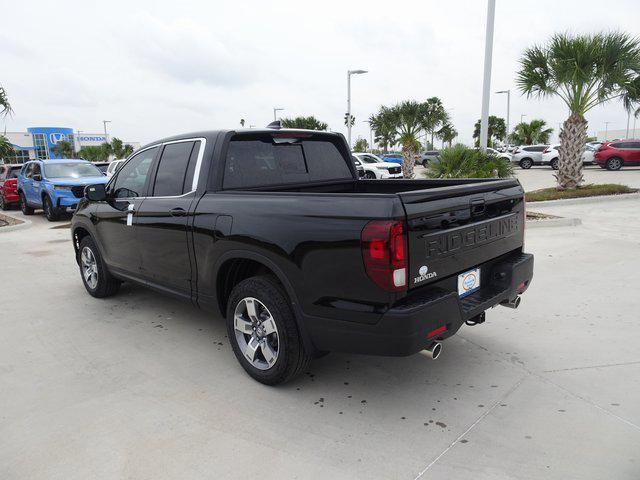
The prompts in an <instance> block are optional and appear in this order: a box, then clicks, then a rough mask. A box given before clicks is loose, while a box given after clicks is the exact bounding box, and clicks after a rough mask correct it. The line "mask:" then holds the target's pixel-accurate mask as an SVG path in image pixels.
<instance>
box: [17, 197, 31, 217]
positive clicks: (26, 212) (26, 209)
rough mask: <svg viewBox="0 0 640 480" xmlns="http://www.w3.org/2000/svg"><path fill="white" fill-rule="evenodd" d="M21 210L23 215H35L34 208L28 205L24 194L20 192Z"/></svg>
mask: <svg viewBox="0 0 640 480" xmlns="http://www.w3.org/2000/svg"><path fill="white" fill-rule="evenodd" d="M20 210H22V214H23V215H33V208H31V207H30V206H29V205H27V199H26V197H25V196H24V193H22V192H20Z"/></svg>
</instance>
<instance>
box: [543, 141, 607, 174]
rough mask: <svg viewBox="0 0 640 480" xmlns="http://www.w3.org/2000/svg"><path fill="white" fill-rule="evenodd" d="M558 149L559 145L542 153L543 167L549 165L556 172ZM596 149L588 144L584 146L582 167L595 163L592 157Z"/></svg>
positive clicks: (550, 147)
mask: <svg viewBox="0 0 640 480" xmlns="http://www.w3.org/2000/svg"><path fill="white" fill-rule="evenodd" d="M558 148H560V145H553V146H549V147H547V148H546V149H545V150H544V152H542V164H543V165H551V168H553V169H554V170H558V157H559V152H558ZM596 149H597V147H595V148H594V147H593V146H592V145H590V144H588V143H587V144H586V145H585V148H584V153H583V154H582V163H583V165H593V164H594V163H595V159H594V158H593V156H594V154H595V153H596Z"/></svg>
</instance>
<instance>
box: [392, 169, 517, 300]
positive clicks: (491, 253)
mask: <svg viewBox="0 0 640 480" xmlns="http://www.w3.org/2000/svg"><path fill="white" fill-rule="evenodd" d="M398 196H399V197H400V199H401V201H402V203H403V206H404V209H405V212H406V215H407V225H408V243H409V245H408V247H409V272H408V273H409V274H408V277H409V278H408V280H409V289H412V288H417V287H421V286H424V285H428V284H429V283H433V282H436V281H439V280H442V279H443V278H445V277H448V276H450V275H454V274H459V273H462V272H465V271H467V270H470V269H472V268H474V267H475V266H477V265H480V264H482V263H483V262H486V261H488V260H491V259H492V258H496V257H499V256H500V255H503V254H505V253H508V252H510V251H513V250H516V249H518V248H520V247H522V244H523V235H524V191H523V189H522V187H521V186H520V184H519V183H518V181H517V180H494V181H482V180H481V181H478V182H475V181H472V180H470V181H469V183H466V184H456V185H451V186H445V187H439V188H432V189H428V190H417V191H409V192H403V193H398Z"/></svg>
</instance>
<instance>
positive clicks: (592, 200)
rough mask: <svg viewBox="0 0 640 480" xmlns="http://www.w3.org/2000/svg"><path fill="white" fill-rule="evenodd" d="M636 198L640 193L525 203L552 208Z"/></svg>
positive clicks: (639, 196) (638, 197)
mask: <svg viewBox="0 0 640 480" xmlns="http://www.w3.org/2000/svg"><path fill="white" fill-rule="evenodd" d="M634 198H637V199H638V200H640V192H636V193H622V194H620V195H599V196H597V197H583V198H567V199H564V200H546V201H544V202H527V206H529V207H533V208H537V207H554V206H558V205H580V204H583V203H606V202H615V201H618V200H630V199H634Z"/></svg>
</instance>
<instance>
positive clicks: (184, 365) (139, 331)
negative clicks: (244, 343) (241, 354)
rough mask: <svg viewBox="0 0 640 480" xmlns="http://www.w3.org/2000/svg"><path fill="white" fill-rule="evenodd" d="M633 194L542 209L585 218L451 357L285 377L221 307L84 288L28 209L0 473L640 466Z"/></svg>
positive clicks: (310, 473) (380, 474) (351, 364)
mask: <svg viewBox="0 0 640 480" xmlns="http://www.w3.org/2000/svg"><path fill="white" fill-rule="evenodd" d="M534 171H535V170H534ZM527 173H528V172H527ZM549 175H550V173H549ZM638 203H639V202H638V200H637V199H632V200H629V201H625V200H619V201H617V202H616V203H615V206H613V207H611V206H610V207H607V206H606V205H604V204H602V205H596V206H594V205H592V204H580V205H572V206H568V207H562V206H560V207H549V208H548V209H545V210H543V211H545V212H548V213H553V214H558V215H564V216H580V217H581V218H583V225H582V226H578V227H566V228H565V227H557V228H549V229H545V228H540V229H535V230H533V229H532V230H530V231H529V232H528V233H527V240H526V249H527V251H530V252H532V253H534V254H535V255H536V270H535V277H534V281H533V284H532V286H531V288H530V289H529V291H528V292H527V293H526V295H525V296H524V298H523V301H522V304H521V306H520V308H519V309H518V310H515V311H513V310H509V309H506V308H502V307H498V308H495V309H493V310H491V311H489V312H488V313H487V318H488V320H487V322H486V323H485V324H483V325H479V326H475V327H463V329H462V330H461V331H460V333H459V334H458V335H457V336H455V337H453V338H452V339H449V340H447V341H446V342H445V343H444V350H443V354H442V355H441V357H440V358H439V359H438V360H437V361H435V362H433V361H429V360H427V359H426V358H424V357H423V356H421V355H415V356H413V357H408V358H378V357H367V356H356V355H342V354H331V355H328V356H327V357H324V358H322V359H320V360H317V361H315V362H313V363H312V365H311V368H310V371H309V372H308V373H307V374H306V375H304V376H302V377H301V378H300V379H298V380H296V381H294V382H292V383H290V384H287V385H285V386H281V387H277V388H269V387H265V386H263V385H260V384H258V383H256V382H254V381H252V380H251V379H250V378H249V377H248V376H247V375H245V374H244V372H243V370H242V369H241V367H240V366H239V365H238V364H237V362H236V360H235V358H234V356H233V353H232V351H231V348H230V346H229V343H228V340H227V338H226V333H225V332H226V331H225V328H224V324H223V321H222V319H221V318H217V317H216V316H214V315H210V314H208V313H205V312H201V311H199V310H197V309H196V308H194V307H192V306H191V305H189V304H187V303H184V302H181V301H179V300H174V299H172V298H167V297H165V296H163V295H160V294H157V293H154V292H151V291H149V290H146V289H144V288H141V287H137V286H131V285H125V286H124V287H123V288H122V290H121V292H120V294H119V295H118V296H116V297H113V298H110V299H104V300H98V299H94V298H92V297H90V296H89V295H88V294H86V292H85V291H84V288H83V286H82V283H81V280H80V277H79V273H78V269H77V267H76V265H75V263H74V260H73V249H72V246H71V242H70V239H69V231H68V229H66V228H64V222H60V223H58V224H50V223H48V222H47V221H46V220H44V219H43V218H42V217H41V216H38V215H37V216H34V217H31V219H32V220H33V225H32V227H31V228H29V229H27V230H20V231H15V232H7V233H1V232H0V251H2V252H3V261H2V269H1V270H0V280H1V281H2V285H3V294H2V295H3V301H2V302H0V304H1V310H0V311H1V312H2V313H1V314H0V332H1V334H0V392H1V394H0V478H3V479H4V478H6V479H64V480H70V479H83V480H85V479H87V478H92V479H114V478H135V479H154V480H158V479H170V478H181V479H183V478H184V479H186V478H188V479H198V478H254V477H260V478H263V479H271V478H273V479H289V478H301V479H307V478H318V479H324V478H335V479H353V478H358V479H378V478H380V479H390V478H391V479H415V478H422V479H442V478H452V479H469V480H471V479H473V480H479V479H504V478H514V479H563V480H564V479H574V478H575V479H580V480H586V479H602V478H611V479H614V478H615V479H616V480H623V479H630V480H631V479H633V480H637V478H639V477H640V349H639V348H638V342H639V341H640V322H638V310H639V307H640V302H639V301H638V295H637V293H636V290H637V285H638V284H639V283H640V273H639V271H638V270H639V267H640V263H639V262H638V251H639V248H638V247H639V246H640V219H639V216H638V207H639V206H640V205H639V204H638ZM612 212H613V213H612ZM15 215H16V216H20V214H19V213H15ZM54 226H55V227H62V228H52V227H54ZM8 299H12V300H11V301H8Z"/></svg>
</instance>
